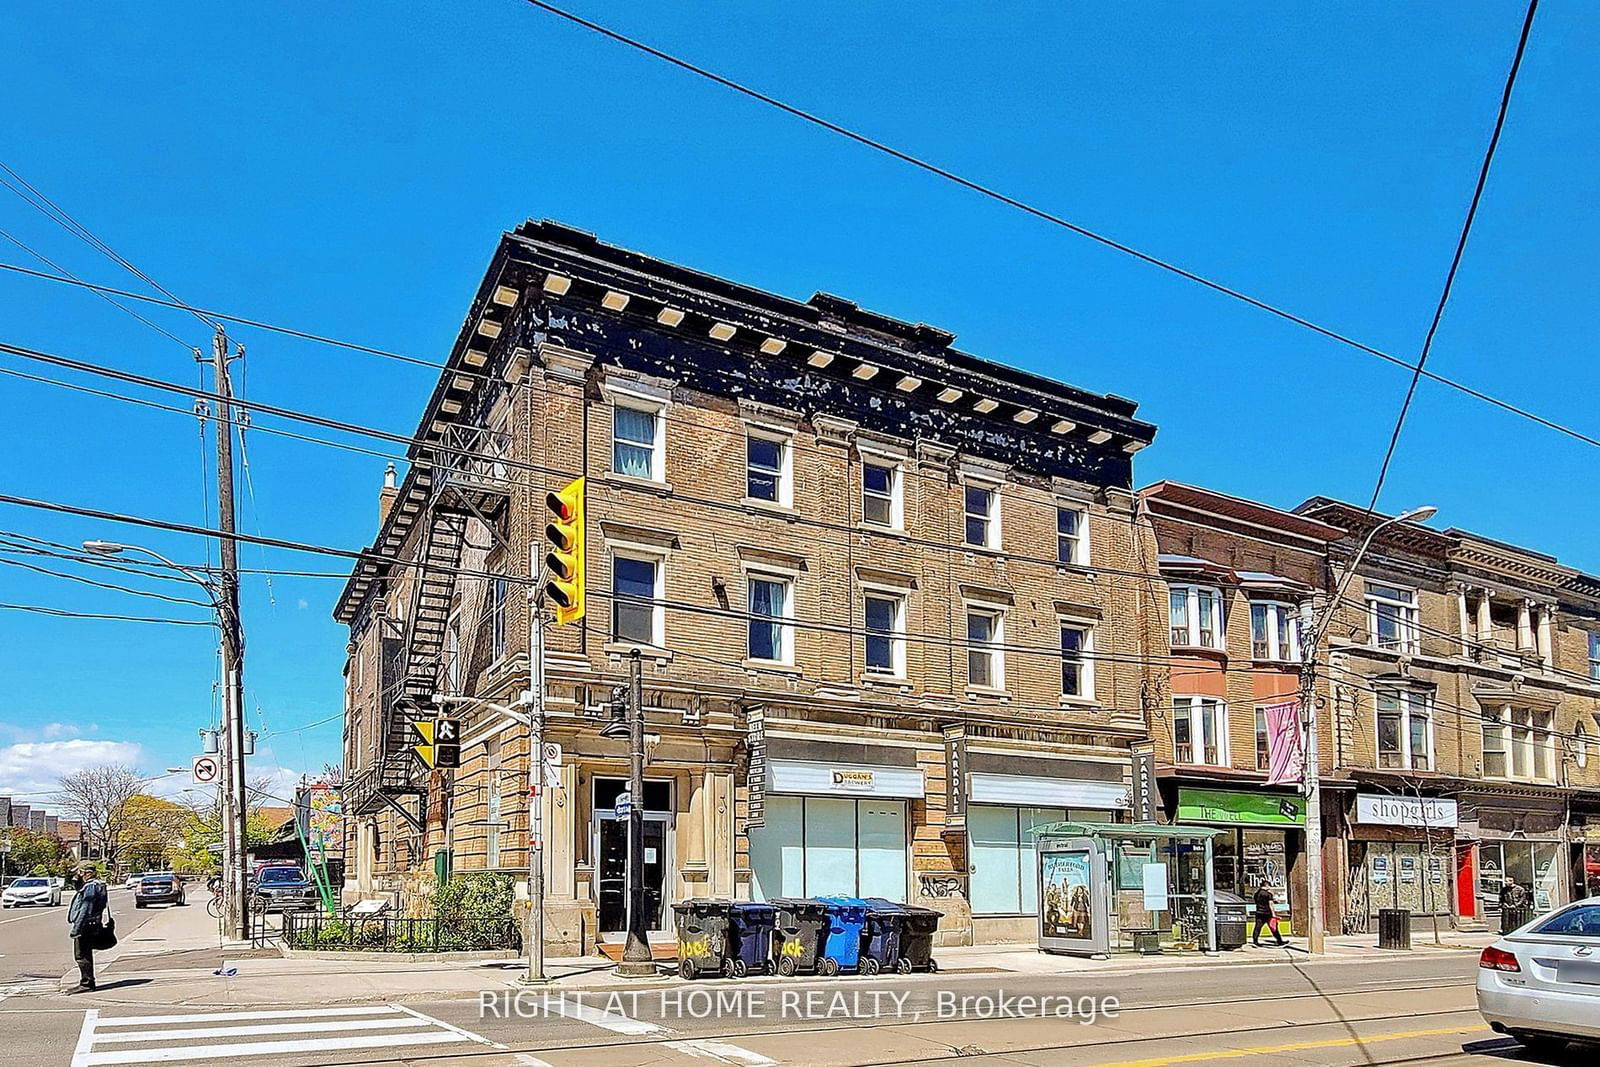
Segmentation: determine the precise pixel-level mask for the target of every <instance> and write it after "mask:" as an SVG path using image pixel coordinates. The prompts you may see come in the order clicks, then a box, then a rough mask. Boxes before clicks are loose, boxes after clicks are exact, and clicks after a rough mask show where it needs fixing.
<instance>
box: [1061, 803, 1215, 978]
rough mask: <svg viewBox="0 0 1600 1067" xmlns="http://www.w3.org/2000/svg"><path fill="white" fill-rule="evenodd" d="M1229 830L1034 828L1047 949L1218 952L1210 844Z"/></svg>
mask: <svg viewBox="0 0 1600 1067" xmlns="http://www.w3.org/2000/svg"><path fill="white" fill-rule="evenodd" d="M1222 832H1223V831H1221V830H1214V829H1209V828H1206V827H1203V826H1164V825H1161V824H1158V823H1121V824H1118V823H1078V822H1058V823H1047V824H1045V825H1043V826H1038V827H1035V828H1034V830H1033V834H1034V848H1035V850H1036V851H1037V853H1038V860H1039V862H1038V871H1039V897H1038V900H1039V947H1040V948H1041V949H1042V950H1044V951H1046V952H1057V953H1062V954H1065V955H1073V956H1103V955H1109V954H1110V953H1112V952H1132V951H1142V952H1150V951H1159V950H1171V951H1180V952H1181V951H1190V952H1200V951H1207V950H1211V949H1213V948H1214V947H1215V945H1216V943H1217V903H1216V890H1215V889H1214V888H1213V885H1212V880H1211V870H1212V868H1211V861H1212V854H1211V839H1212V838H1213V837H1215V836H1216V835H1217V834H1219V833H1222Z"/></svg>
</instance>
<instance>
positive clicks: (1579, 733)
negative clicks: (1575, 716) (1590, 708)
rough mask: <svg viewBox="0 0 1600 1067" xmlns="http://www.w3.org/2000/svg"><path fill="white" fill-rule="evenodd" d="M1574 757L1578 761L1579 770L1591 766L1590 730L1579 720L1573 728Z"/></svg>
mask: <svg viewBox="0 0 1600 1067" xmlns="http://www.w3.org/2000/svg"><path fill="white" fill-rule="evenodd" d="M1572 749H1573V757H1574V758H1575V759H1576V760H1577V763H1578V770H1580V771H1581V770H1583V769H1584V768H1585V767H1587V766H1589V728H1588V727H1587V726H1585V725H1584V724H1583V720H1582V719H1579V720H1578V721H1577V722H1576V723H1574V724H1573V726H1572Z"/></svg>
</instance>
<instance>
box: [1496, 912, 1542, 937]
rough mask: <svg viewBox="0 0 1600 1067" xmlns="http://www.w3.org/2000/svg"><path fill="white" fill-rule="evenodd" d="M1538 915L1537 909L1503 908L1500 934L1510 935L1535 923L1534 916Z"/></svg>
mask: <svg viewBox="0 0 1600 1067" xmlns="http://www.w3.org/2000/svg"><path fill="white" fill-rule="evenodd" d="M1537 914H1538V912H1537V911H1536V910H1535V909H1533V908H1528V907H1522V908H1501V909H1500V932H1501V933H1502V934H1509V933H1510V932H1511V931H1513V930H1517V929H1520V928H1521V927H1524V926H1527V925H1528V924H1529V923H1531V922H1533V919H1534V916H1535V915H1537Z"/></svg>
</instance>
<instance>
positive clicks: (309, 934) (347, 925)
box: [283, 911, 522, 952]
mask: <svg viewBox="0 0 1600 1067" xmlns="http://www.w3.org/2000/svg"><path fill="white" fill-rule="evenodd" d="M283 943H284V944H285V945H287V946H289V947H290V948H299V949H332V950H335V951H337V950H340V949H343V950H346V951H359V952H489V951H497V950H500V949H505V950H507V951H517V950H520V949H521V948H522V928H521V926H520V925H519V924H518V923H517V920H516V919H514V918H512V917H511V916H509V915H506V916H501V917H499V918H494V919H439V918H423V919H403V918H394V917H390V916H385V915H380V916H376V917H371V918H366V917H357V916H351V915H348V914H345V915H324V914H323V913H321V912H317V911H290V912H284V913H283Z"/></svg>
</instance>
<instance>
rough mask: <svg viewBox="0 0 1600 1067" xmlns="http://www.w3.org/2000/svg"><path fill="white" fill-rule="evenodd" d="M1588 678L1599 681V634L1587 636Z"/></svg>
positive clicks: (1592, 633)
mask: <svg viewBox="0 0 1600 1067" xmlns="http://www.w3.org/2000/svg"><path fill="white" fill-rule="evenodd" d="M1589 677H1590V678H1593V679H1595V680H1596V681H1600V633H1594V632H1591V633H1590V634H1589Z"/></svg>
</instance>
